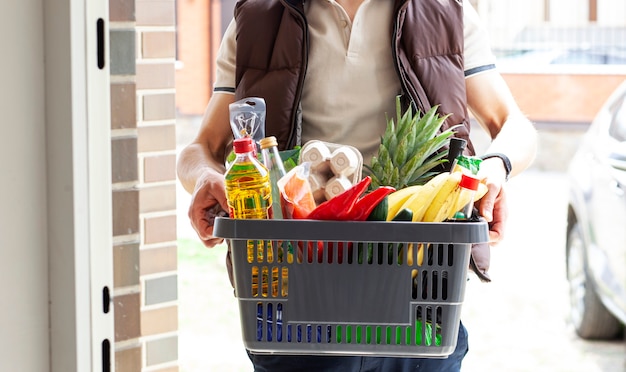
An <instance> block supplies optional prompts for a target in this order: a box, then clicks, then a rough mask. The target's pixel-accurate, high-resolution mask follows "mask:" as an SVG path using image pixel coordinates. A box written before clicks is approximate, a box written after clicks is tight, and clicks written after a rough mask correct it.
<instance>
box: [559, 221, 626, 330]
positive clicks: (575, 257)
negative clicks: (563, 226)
mask: <svg viewBox="0 0 626 372" xmlns="http://www.w3.org/2000/svg"><path fill="white" fill-rule="evenodd" d="M586 248H587V247H586V246H585V241H584V239H583V236H582V232H581V228H580V226H579V224H578V223H577V222H574V223H573V224H572V225H571V226H570V228H569V229H568V234H567V243H566V249H567V252H566V254H567V281H568V283H569V297H570V320H571V322H572V324H573V326H574V329H575V330H576V333H577V334H578V336H579V337H581V338H583V339H587V340H610V339H615V338H617V337H618V336H619V335H620V334H621V331H622V325H621V323H620V322H619V320H618V319H617V318H616V317H615V316H613V314H611V313H610V312H609V311H608V310H607V309H606V307H604V305H603V304H602V302H601V301H600V298H599V297H598V295H597V293H596V291H595V289H594V286H593V283H592V281H591V278H590V277H589V273H588V263H587V258H586V257H587V255H586Z"/></svg>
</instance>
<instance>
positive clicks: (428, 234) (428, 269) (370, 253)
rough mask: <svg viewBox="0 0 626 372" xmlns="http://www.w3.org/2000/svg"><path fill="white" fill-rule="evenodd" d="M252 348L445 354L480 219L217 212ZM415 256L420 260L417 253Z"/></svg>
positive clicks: (481, 230) (482, 234)
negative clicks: (232, 215)
mask: <svg viewBox="0 0 626 372" xmlns="http://www.w3.org/2000/svg"><path fill="white" fill-rule="evenodd" d="M214 234H215V235H216V236H218V237H222V238H225V239H227V241H228V242H229V245H230V247H231V252H232V253H231V254H232V260H233V271H234V281H235V290H236V295H237V298H238V300H239V309H240V317H241V326H242V334H243V341H244V345H245V347H246V348H247V349H249V350H250V351H251V352H253V353H258V354H267V353H273V354H310V355H319V354H343V355H377V356H416V357H427V358H441V357H446V356H448V355H450V354H451V353H452V352H453V351H454V349H455V347H456V342H457V334H458V329H459V320H460V315H461V305H462V302H463V299H464V293H465V282H466V280H467V270H468V265H469V255H470V247H471V244H473V243H482V242H487V241H488V228H487V224H486V223H485V222H446V223H414V222H369V221H368V222H335V221H312V220H235V219H228V218H217V219H216V222H215V230H214ZM420 257H421V258H420Z"/></svg>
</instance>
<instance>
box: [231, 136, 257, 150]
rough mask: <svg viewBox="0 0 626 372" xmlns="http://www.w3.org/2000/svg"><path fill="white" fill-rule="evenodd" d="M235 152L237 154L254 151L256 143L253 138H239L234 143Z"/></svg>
mask: <svg viewBox="0 0 626 372" xmlns="http://www.w3.org/2000/svg"><path fill="white" fill-rule="evenodd" d="M233 150H234V151H235V153H236V154H243V153H246V152H251V151H254V141H253V140H252V138H251V137H243V138H237V139H236V140H234V141H233Z"/></svg>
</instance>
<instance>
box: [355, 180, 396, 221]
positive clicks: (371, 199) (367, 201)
mask: <svg viewBox="0 0 626 372" xmlns="http://www.w3.org/2000/svg"><path fill="white" fill-rule="evenodd" d="M394 191H396V189H395V188H393V187H391V186H380V187H379V188H377V189H376V190H374V191H372V192H370V193H369V194H367V195H365V196H363V197H362V198H360V199H359V200H357V202H356V203H355V204H354V206H353V207H352V209H350V211H349V215H350V216H349V218H348V219H349V220H350V221H365V220H366V219H367V217H368V216H369V215H370V213H372V210H374V208H376V206H377V205H378V203H380V202H381V201H382V200H383V199H384V198H385V197H386V196H387V195H389V194H391V193H392V192H394Z"/></svg>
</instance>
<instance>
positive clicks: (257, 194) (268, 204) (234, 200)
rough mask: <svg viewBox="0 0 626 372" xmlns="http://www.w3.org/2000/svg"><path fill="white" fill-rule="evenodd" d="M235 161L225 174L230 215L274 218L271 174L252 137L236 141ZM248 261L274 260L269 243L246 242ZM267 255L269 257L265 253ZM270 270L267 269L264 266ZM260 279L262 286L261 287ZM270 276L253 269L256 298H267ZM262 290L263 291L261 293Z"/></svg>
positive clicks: (262, 261) (231, 216) (264, 261)
mask: <svg viewBox="0 0 626 372" xmlns="http://www.w3.org/2000/svg"><path fill="white" fill-rule="evenodd" d="M233 150H234V152H235V155H236V158H235V160H234V161H233V162H232V163H231V165H230V166H229V167H228V169H227V170H226V173H225V174H224V179H225V186H226V198H227V200H228V215H229V217H230V218H237V219H271V218H273V210H272V188H271V183H270V176H269V171H268V170H267V168H266V167H265V166H264V165H263V164H262V163H261V162H260V161H259V160H257V158H256V147H255V144H254V141H253V140H252V138H250V137H243V138H238V139H235V140H234V141H233ZM247 248H248V249H247V250H248V252H247V255H248V262H250V263H252V262H253V261H254V260H255V257H256V261H257V262H258V263H268V262H272V261H273V252H272V247H271V243H270V242H264V241H262V240H259V241H255V240H250V241H248V243H247ZM265 253H267V256H266V254H265ZM263 268H264V270H267V266H264V267H263ZM259 279H261V281H262V282H261V283H260V284H261V286H259V282H258V281H259ZM268 282H269V280H268V277H267V275H259V267H258V266H253V267H252V283H251V284H252V289H253V292H254V295H255V296H263V297H267V295H268ZM259 287H261V288H262V290H261V293H259Z"/></svg>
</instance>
